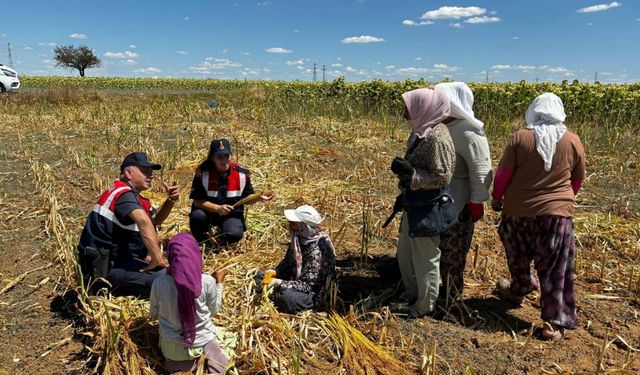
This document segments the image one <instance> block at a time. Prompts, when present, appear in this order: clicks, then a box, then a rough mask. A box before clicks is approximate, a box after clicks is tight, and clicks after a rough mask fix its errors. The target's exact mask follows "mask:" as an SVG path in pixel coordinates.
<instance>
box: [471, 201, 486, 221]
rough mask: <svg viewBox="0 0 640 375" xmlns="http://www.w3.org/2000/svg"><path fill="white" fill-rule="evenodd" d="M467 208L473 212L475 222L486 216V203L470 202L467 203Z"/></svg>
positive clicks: (472, 218) (472, 216)
mask: <svg viewBox="0 0 640 375" xmlns="http://www.w3.org/2000/svg"><path fill="white" fill-rule="evenodd" d="M467 210H468V211H469V213H470V214H471V220H473V222H474V223H475V222H476V221H478V220H480V219H482V217H483V216H484V204H482V203H476V202H469V203H468V204H467Z"/></svg>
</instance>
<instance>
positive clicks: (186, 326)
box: [149, 233, 228, 374]
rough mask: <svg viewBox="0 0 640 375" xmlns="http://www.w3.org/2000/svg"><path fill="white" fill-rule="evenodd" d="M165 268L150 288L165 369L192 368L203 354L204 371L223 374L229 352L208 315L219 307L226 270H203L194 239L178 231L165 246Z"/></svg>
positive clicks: (214, 313)
mask: <svg viewBox="0 0 640 375" xmlns="http://www.w3.org/2000/svg"><path fill="white" fill-rule="evenodd" d="M167 258H168V259H169V268H167V273H166V275H163V276H160V277H159V278H157V279H156V280H155V281H154V282H153V285H152V287H151V297H150V308H149V310H150V313H151V317H152V318H153V319H158V321H159V323H160V329H159V331H160V349H161V350H162V354H163V355H164V357H165V359H166V361H165V367H166V370H167V371H168V372H169V373H174V372H182V371H194V370H195V367H196V365H197V359H198V358H199V357H200V356H202V355H204V356H206V358H207V362H206V369H205V370H206V371H207V373H216V374H218V373H224V371H225V370H226V368H227V361H228V360H227V357H226V356H225V355H224V353H222V351H221V350H220V347H219V346H218V344H217V343H216V341H215V336H216V333H217V328H216V326H214V325H213V323H212V322H211V316H212V315H216V314H217V313H218V311H220V307H221V306H222V282H223V281H224V277H225V272H224V271H215V272H214V273H213V276H211V275H206V274H203V273H202V254H201V253H200V248H199V247H198V242H197V241H196V239H195V238H194V237H193V236H192V235H191V234H188V233H180V234H178V235H176V236H175V237H173V238H172V239H171V241H169V245H168V247H167Z"/></svg>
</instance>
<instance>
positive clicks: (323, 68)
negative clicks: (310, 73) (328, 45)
mask: <svg viewBox="0 0 640 375" xmlns="http://www.w3.org/2000/svg"><path fill="white" fill-rule="evenodd" d="M325 71H326V69H325V67H324V65H322V82H326V81H327V80H326V79H325V75H324V73H325Z"/></svg>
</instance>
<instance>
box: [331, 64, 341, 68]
mask: <svg viewBox="0 0 640 375" xmlns="http://www.w3.org/2000/svg"><path fill="white" fill-rule="evenodd" d="M331 66H332V67H333V68H340V67H342V64H331Z"/></svg>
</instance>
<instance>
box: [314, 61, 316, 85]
mask: <svg viewBox="0 0 640 375" xmlns="http://www.w3.org/2000/svg"><path fill="white" fill-rule="evenodd" d="M315 81H316V63H313V82H315Z"/></svg>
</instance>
